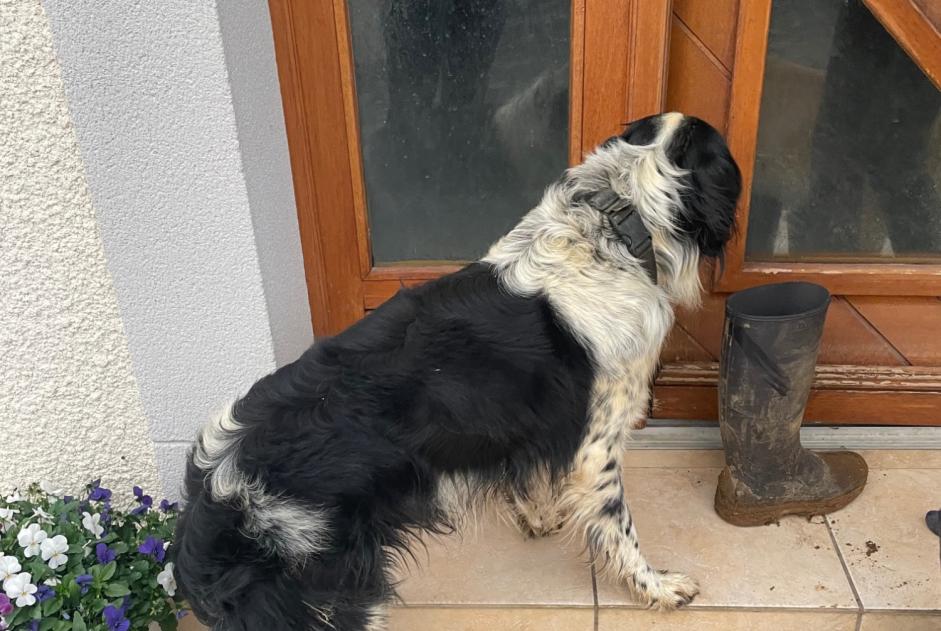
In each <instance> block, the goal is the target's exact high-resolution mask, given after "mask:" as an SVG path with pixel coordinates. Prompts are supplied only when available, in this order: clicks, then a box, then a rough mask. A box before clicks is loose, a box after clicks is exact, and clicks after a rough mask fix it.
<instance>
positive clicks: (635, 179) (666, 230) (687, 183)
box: [568, 112, 741, 307]
mask: <svg viewBox="0 0 941 631" xmlns="http://www.w3.org/2000/svg"><path fill="white" fill-rule="evenodd" d="M568 182H569V184H570V185H571V186H572V187H573V195H574V198H575V199H579V198H582V199H584V196H585V195H591V194H592V193H596V192H598V191H605V190H609V191H613V192H614V193H616V194H617V197H619V198H620V199H621V200H622V202H621V206H615V208H617V207H622V208H623V205H624V204H627V205H628V206H629V207H630V208H631V209H633V210H634V211H636V213H637V215H639V217H640V218H641V219H642V221H643V224H644V227H645V228H646V230H647V231H649V233H650V236H651V242H652V245H653V251H654V253H655V255H656V256H655V258H656V267H657V270H658V272H659V274H658V277H659V278H658V280H657V284H658V285H659V286H661V287H662V288H663V289H664V290H665V291H666V292H667V295H668V296H669V297H670V299H671V300H672V301H673V302H676V303H679V304H682V305H684V306H687V307H695V306H697V305H698V304H699V300H700V294H701V286H700V281H699V278H700V277H699V262H700V260H701V258H702V257H706V258H716V257H721V256H722V253H723V250H724V248H725V245H726V243H727V242H728V241H729V239H730V238H731V237H732V234H733V232H734V229H735V206H736V204H737V202H738V197H739V194H740V193H741V174H740V173H739V169H738V166H737V165H736V164H735V160H734V159H733V158H732V154H731V153H730V152H729V148H728V146H727V145H726V143H725V141H724V140H723V138H722V136H721V135H720V134H719V132H717V131H716V130H715V129H713V128H712V127H711V126H710V125H709V124H708V123H706V122H705V121H702V120H700V119H698V118H695V117H692V116H685V115H683V114H679V113H676V112H673V113H669V114H658V115H656V116H649V117H647V118H642V119H640V120H637V121H634V122H633V123H629V124H628V126H627V129H626V130H625V131H624V133H623V134H621V135H620V136H614V137H612V138H609V139H608V140H607V141H605V142H604V143H603V144H602V145H601V146H600V147H599V148H598V150H597V151H595V152H594V153H593V154H592V155H590V156H589V157H588V158H587V159H586V160H585V162H584V163H583V164H581V165H579V166H577V167H575V168H573V169H572V170H571V171H570V172H569V176H568ZM602 212H604V211H602ZM603 236H604V237H605V238H606V239H607V240H608V241H610V242H612V243H614V242H617V241H618V239H619V238H620V237H619V235H617V234H614V233H613V232H610V231H609V232H607V233H604V234H603ZM603 247H604V246H603V244H602V249H603ZM608 249H611V248H610V247H609V248H608ZM635 257H636V255H635Z"/></svg>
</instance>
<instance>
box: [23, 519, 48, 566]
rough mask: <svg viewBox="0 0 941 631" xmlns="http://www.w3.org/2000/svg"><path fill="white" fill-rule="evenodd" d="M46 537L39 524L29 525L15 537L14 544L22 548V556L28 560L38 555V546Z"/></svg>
mask: <svg viewBox="0 0 941 631" xmlns="http://www.w3.org/2000/svg"><path fill="white" fill-rule="evenodd" d="M48 536H49V535H47V534H46V531H45V530H43V529H42V528H41V527H40V526H39V524H30V525H29V526H27V527H26V528H24V529H23V530H21V531H20V534H18V535H17V536H16V542H17V543H19V544H20V547H21V548H23V555H24V556H26V558H29V557H34V556H36V555H37V554H39V546H40V545H41V544H42V542H43V541H45V540H46V537H48Z"/></svg>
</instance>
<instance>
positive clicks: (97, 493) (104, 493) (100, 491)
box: [88, 479, 111, 502]
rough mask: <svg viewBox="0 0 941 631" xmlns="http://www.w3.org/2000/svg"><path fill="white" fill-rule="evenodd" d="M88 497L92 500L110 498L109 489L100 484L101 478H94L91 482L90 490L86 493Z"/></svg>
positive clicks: (100, 500) (102, 500) (98, 500)
mask: <svg viewBox="0 0 941 631" xmlns="http://www.w3.org/2000/svg"><path fill="white" fill-rule="evenodd" d="M88 499H89V500H90V501H92V502H107V501H108V500H110V499H111V491H110V490H109V489H106V488H104V487H103V486H101V480H100V479H99V480H95V481H94V482H92V483H91V490H90V491H89V493H88Z"/></svg>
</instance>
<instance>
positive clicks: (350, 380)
mask: <svg viewBox="0 0 941 631" xmlns="http://www.w3.org/2000/svg"><path fill="white" fill-rule="evenodd" d="M592 376H593V373H592V366H591V362H590V361H589V358H588V355H587V353H586V352H585V351H584V350H583V349H582V347H581V346H579V344H578V343H577V342H576V341H575V340H574V338H573V337H572V335H571V334H570V333H569V332H568V331H566V330H565V329H564V327H562V326H561V325H560V323H559V322H558V321H557V320H556V318H555V317H554V315H553V313H552V309H551V308H550V306H549V305H548V303H547V302H546V301H545V300H544V299H541V298H533V299H525V298H519V297H515V296H513V295H511V294H509V293H507V292H505V291H503V290H501V288H500V287H499V286H498V284H497V280H496V277H495V276H494V274H493V273H492V270H491V269H490V267H489V266H487V265H483V264H472V265H470V266H468V267H467V268H465V269H464V270H463V271H461V272H458V273H456V274H453V275H450V276H446V277H444V278H442V279H440V280H437V281H434V282H431V283H428V284H427V285H424V286H422V287H420V288H418V289H412V290H406V291H403V292H401V293H399V294H398V295H397V296H396V297H395V298H393V299H392V300H390V301H389V302H388V303H386V304H385V305H383V306H382V307H380V308H379V309H378V310H376V311H375V312H374V313H373V314H371V315H370V316H368V317H367V318H365V319H364V320H362V321H361V322H359V323H358V324H356V325H354V326H353V327H351V328H350V329H348V330H347V331H345V332H344V333H342V334H340V335H338V336H337V337H334V338H332V339H327V340H325V341H323V342H320V343H318V344H316V345H315V346H314V347H313V348H311V349H310V350H309V351H307V352H306V353H305V354H304V355H303V356H302V357H301V358H300V359H299V360H298V361H296V362H294V363H293V364H290V365H288V366H286V367H284V368H282V369H280V370H278V371H277V372H275V373H274V374H272V375H270V376H268V377H266V378H264V379H262V380H261V381H259V382H258V383H257V384H256V385H255V386H254V387H253V388H252V389H251V390H250V391H249V393H248V394H247V395H246V396H245V397H244V398H243V399H242V400H241V401H239V403H238V404H237V406H236V408H235V413H234V417H235V419H236V420H237V421H238V422H239V423H240V424H242V425H246V426H248V428H249V429H248V431H247V434H246V437H245V438H244V439H243V440H242V442H241V448H240V460H239V468H240V470H241V471H243V472H244V473H245V474H247V475H248V476H249V477H254V478H257V479H260V480H264V481H265V485H266V487H268V488H271V489H278V490H279V491H280V492H281V493H282V494H283V495H286V496H289V497H292V498H299V499H301V500H303V501H304V502H305V503H306V504H308V505H310V506H329V507H333V509H332V512H331V517H330V527H331V532H332V541H331V547H330V550H329V552H328V553H326V554H323V555H321V556H320V557H318V558H316V559H312V560H310V562H309V563H308V564H307V565H306V566H305V567H304V568H303V569H302V570H301V571H299V572H298V573H297V574H296V575H295V576H291V575H289V574H286V573H285V572H284V564H283V563H281V562H280V560H279V559H277V558H272V557H270V556H268V555H266V554H265V551H264V550H263V549H262V548H261V547H260V546H259V545H258V544H256V543H255V542H254V541H252V540H251V539H248V538H246V537H244V536H242V535H240V533H239V528H240V526H241V525H242V523H241V517H240V513H239V512H238V511H236V510H233V509H227V508H226V507H225V506H224V505H220V504H217V503H214V502H212V501H211V500H210V499H209V495H208V493H207V492H206V490H205V488H204V479H203V472H202V471H200V470H199V469H197V468H196V467H195V466H192V465H191V466H190V468H189V471H188V476H187V495H188V497H189V504H188V506H187V508H186V510H185V511H184V513H183V515H182V517H181V521H180V525H179V528H178V530H177V533H178V535H177V537H178V538H177V542H176V559H177V562H176V563H177V565H176V568H177V576H178V580H179V582H180V586H181V589H182V591H183V593H184V594H186V595H187V596H188V597H189V598H190V599H191V601H192V603H193V607H194V609H195V611H196V613H197V615H198V617H199V618H200V619H201V620H203V621H206V622H209V623H220V622H223V621H224V624H223V626H222V627H221V628H225V629H246V630H248V629H253V630H255V629H265V628H292V629H302V628H317V629H319V628H325V629H326V628H336V629H338V630H339V631H343V630H345V629H360V628H362V625H363V616H364V615H365V613H364V611H365V609H366V608H367V607H368V606H369V605H371V604H376V603H379V602H382V601H385V600H387V599H388V598H389V596H390V595H391V592H392V585H391V582H390V579H389V576H388V570H389V562H390V561H389V558H388V557H387V554H386V549H387V548H393V549H398V550H405V544H406V535H407V533H409V532H418V531H420V530H442V529H448V528H449V526H450V524H448V522H447V516H446V515H444V514H442V513H441V512H440V511H439V510H438V507H437V506H436V504H435V498H434V490H435V487H436V483H437V481H438V479H439V478H440V476H442V475H444V474H448V473H455V472H460V473H466V472H473V473H475V477H476V478H477V479H479V480H480V482H481V484H482V485H483V486H486V487H489V488H486V489H482V490H498V489H501V488H510V489H514V490H517V491H520V492H523V491H524V488H525V483H526V481H527V480H529V479H530V478H531V477H532V475H533V474H534V473H536V472H537V471H547V472H548V473H550V474H551V475H553V476H558V475H560V474H562V473H563V472H564V471H565V470H566V469H567V468H568V465H569V463H570V462H571V460H572V458H573V455H574V453H575V450H576V449H577V448H578V445H579V444H580V443H581V438H582V434H583V432H584V429H585V423H586V418H587V414H586V410H587V405H588V393H589V389H590V386H591V382H592ZM304 600H306V601H307V602H309V603H312V604H315V605H316V606H318V607H327V608H328V609H329V610H330V611H332V612H333V614H332V617H331V620H330V622H331V624H332V625H334V626H333V627H327V626H326V625H324V626H323V627H318V626H316V625H315V624H314V623H313V622H312V615H311V612H310V611H309V610H305V606H304V605H303V604H302V601H304ZM312 624H314V626H310V625H312ZM284 625H287V626H284ZM304 625H308V626H304Z"/></svg>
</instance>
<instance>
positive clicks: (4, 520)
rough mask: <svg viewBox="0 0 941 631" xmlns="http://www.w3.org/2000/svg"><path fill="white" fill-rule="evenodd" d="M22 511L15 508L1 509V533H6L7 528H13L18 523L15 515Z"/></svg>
mask: <svg viewBox="0 0 941 631" xmlns="http://www.w3.org/2000/svg"><path fill="white" fill-rule="evenodd" d="M19 512H20V511H18V510H16V509H15V508H0V532H6V531H7V528H10V527H11V526H13V525H14V524H15V523H16V522H14V521H13V520H14V519H16V517H15V515H16V514H17V513H19Z"/></svg>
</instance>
